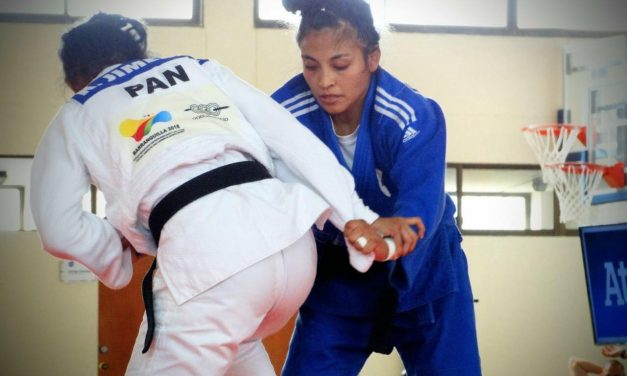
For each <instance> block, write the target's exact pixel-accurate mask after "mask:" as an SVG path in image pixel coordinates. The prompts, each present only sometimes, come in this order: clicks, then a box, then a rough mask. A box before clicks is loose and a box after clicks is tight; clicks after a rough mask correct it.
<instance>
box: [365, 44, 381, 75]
mask: <svg viewBox="0 0 627 376" xmlns="http://www.w3.org/2000/svg"><path fill="white" fill-rule="evenodd" d="M367 60H368V61H367V62H368V70H369V71H370V73H374V72H375V71H376V70H377V69H378V68H379V61H381V49H379V46H376V47H375V48H374V49H373V50H372V51H370V52H369V53H368V57H367Z"/></svg>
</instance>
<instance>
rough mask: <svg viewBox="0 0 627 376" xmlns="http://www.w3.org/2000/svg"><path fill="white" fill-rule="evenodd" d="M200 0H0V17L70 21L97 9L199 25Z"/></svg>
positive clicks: (155, 20) (154, 21)
mask: <svg viewBox="0 0 627 376" xmlns="http://www.w3.org/2000/svg"><path fill="white" fill-rule="evenodd" d="M200 9H201V0H133V1H126V0H108V1H102V0H22V1H2V2H0V21H3V22H7V21H9V22H10V21H15V22H72V21H74V20H76V19H79V18H83V17H86V16H89V15H91V14H94V13H97V12H99V11H102V12H108V13H120V14H124V15H126V16H129V17H137V18H141V19H143V20H145V21H146V22H147V23H149V24H153V25H154V24H163V25H178V24H180V25H200V24H201V17H200V13H201V12H200Z"/></svg>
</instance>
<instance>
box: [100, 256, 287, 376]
mask: <svg viewBox="0 0 627 376" xmlns="http://www.w3.org/2000/svg"><path fill="white" fill-rule="evenodd" d="M152 260H153V258H152V257H148V256H146V257H142V258H141V259H140V260H139V261H137V262H136V263H135V264H134V265H133V270H134V273H133V278H132V279H131V282H130V283H129V285H128V286H126V287H125V288H123V289H121V290H111V289H109V288H107V287H105V286H104V285H102V284H101V283H100V284H99V285H98V374H99V375H107V376H122V375H124V371H125V370H126V365H127V364H128V361H129V359H130V357H131V351H132V349H133V344H134V343H135V338H136V337H137V333H138V330H139V324H140V323H141V320H142V316H143V314H144V305H143V303H142V298H141V283H142V280H143V278H144V275H145V274H146V271H147V270H148V268H149V267H150V264H151V263H152ZM294 320H295V317H293V318H292V319H291V320H290V321H289V323H288V324H287V325H285V327H283V329H281V330H280V331H279V332H277V333H275V334H274V335H272V336H270V337H267V338H266V339H264V341H263V343H264V345H265V347H266V350H267V351H268V354H269V356H270V360H271V361H272V365H273V366H274V370H275V371H276V374H277V375H279V374H280V373H281V367H282V366H283V362H284V361H285V356H286V354H287V347H288V345H289V341H290V337H291V335H292V330H293V329H294Z"/></svg>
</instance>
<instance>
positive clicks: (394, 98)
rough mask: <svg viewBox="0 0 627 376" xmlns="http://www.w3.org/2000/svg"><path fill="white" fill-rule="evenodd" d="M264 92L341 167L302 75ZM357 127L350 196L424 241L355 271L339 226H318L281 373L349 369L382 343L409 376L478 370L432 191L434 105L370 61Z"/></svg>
mask: <svg viewBox="0 0 627 376" xmlns="http://www.w3.org/2000/svg"><path fill="white" fill-rule="evenodd" d="M273 98H274V99H275V100H276V101H278V102H279V103H281V104H282V105H283V106H284V107H286V108H287V109H288V110H289V111H290V112H291V113H292V114H293V115H294V116H296V117H297V118H298V120H300V122H301V123H302V124H304V125H305V126H306V127H307V128H309V129H310V130H311V131H312V132H313V133H314V134H315V135H316V136H317V137H318V138H319V139H320V140H322V141H323V142H324V143H325V144H326V145H327V146H328V147H329V148H330V149H331V150H332V151H333V153H334V154H335V156H336V157H337V159H338V160H339V161H340V163H342V164H343V165H344V166H346V167H347V168H349V167H348V165H347V164H346V161H345V160H344V157H343V155H342V152H341V149H340V146H339V143H338V141H337V136H336V135H335V133H334V131H333V126H332V123H331V118H330V116H329V114H327V113H326V112H325V111H324V110H323V109H322V107H320V106H319V105H318V104H317V102H316V100H315V98H314V97H313V94H312V93H311V91H310V90H309V87H308V86H307V83H306V82H305V79H304V77H303V75H302V74H300V75H297V76H296V77H294V78H292V79H291V80H290V81H288V82H287V83H286V84H285V85H284V86H283V87H281V88H280V89H279V90H277V91H276V92H275V93H274V94H273ZM357 132H358V133H357V144H356V147H355V155H354V160H353V165H352V168H349V169H350V170H351V173H352V175H353V176H354V178H355V185H356V190H357V192H358V193H359V196H360V197H361V198H362V199H363V200H364V202H365V203H366V205H368V206H369V207H370V208H371V209H373V210H374V211H375V212H377V213H378V214H379V215H381V216H385V217H389V216H402V217H413V216H419V217H421V218H422V220H423V222H424V224H425V227H426V233H425V237H424V239H422V240H421V241H419V243H418V245H417V246H416V249H415V250H414V251H413V252H412V253H410V254H409V255H407V256H405V257H403V258H401V259H399V260H396V261H390V262H385V263H375V264H374V265H373V267H372V268H371V269H370V270H369V271H368V272H367V273H363V274H361V273H359V272H357V271H355V270H354V269H352V268H351V267H350V266H349V265H348V261H347V260H348V257H347V253H346V250H345V247H344V240H343V236H342V234H341V232H340V231H339V230H337V229H335V228H334V227H333V226H332V225H330V224H327V226H326V227H325V228H324V230H322V231H319V230H316V231H315V234H316V240H317V243H318V254H319V260H318V276H317V278H316V283H315V284H314V287H313V289H312V291H311V294H310V295H309V298H308V299H307V301H306V302H305V304H304V305H303V307H302V309H301V311H300V313H299V318H298V321H297V326H296V331H295V333H294V337H293V340H292V343H291V345H290V353H289V354H288V360H287V363H286V366H285V369H284V373H283V374H284V375H292V374H293V375H299V376H302V375H320V374H323V375H335V374H337V375H356V374H357V372H358V371H359V369H361V367H362V366H363V362H364V361H365V359H366V358H367V356H368V355H369V354H370V352H371V351H373V350H374V351H377V352H384V353H387V352H389V351H391V348H392V347H396V348H397V349H398V351H399V353H400V354H401V357H402V358H403V363H404V364H405V366H406V368H407V370H408V372H410V375H413V374H419V373H418V372H428V374H430V375H431V374H442V375H445V374H462V375H475V374H480V369H479V356H478V350H477V342H476V333H475V323H474V311H473V306H472V304H473V303H472V292H471V289H470V282H469V279H468V271H467V265H466V258H465V255H464V253H463V250H462V248H461V244H460V243H461V235H460V233H459V231H458V229H457V226H456V223H455V219H454V213H455V207H454V204H453V202H452V200H451V198H450V197H449V196H448V195H447V194H446V193H445V190H444V173H445V169H446V162H445V148H446V128H445V121H444V116H443V114H442V111H441V109H440V107H439V106H438V104H437V103H436V102H434V101H433V100H431V99H428V98H425V97H423V96H421V95H420V94H418V93H417V92H416V91H414V90H413V89H411V88H410V87H408V86H407V85H405V84H403V83H402V82H400V81H399V80H397V79H396V78H394V77H393V76H392V75H390V74H389V73H388V72H386V71H385V70H384V69H382V68H379V69H378V70H377V72H376V73H375V74H374V75H373V76H372V79H371V82H370V86H369V89H368V93H367V97H366V99H365V103H364V108H363V110H362V114H361V120H360V126H359V129H358V131H357ZM382 329H384V330H383V331H382ZM343 333H344V334H343ZM347 349H351V350H347ZM447 370H448V371H447ZM460 372H461V373H460Z"/></svg>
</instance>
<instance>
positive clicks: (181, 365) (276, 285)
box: [126, 231, 317, 376]
mask: <svg viewBox="0 0 627 376" xmlns="http://www.w3.org/2000/svg"><path fill="white" fill-rule="evenodd" d="M316 257H317V255H316V244H315V241H314V239H313V236H312V234H311V232H310V231H308V232H307V233H306V234H305V235H304V236H303V237H301V238H300V239H299V240H297V241H296V242H295V243H294V244H292V245H291V246H289V247H287V248H286V249H284V250H282V251H280V252H277V253H275V254H274V255H272V256H269V257H267V258H265V259H264V260H262V261H260V262H258V263H256V264H254V265H252V266H250V267H248V268H246V269H244V270H242V271H241V272H239V273H237V274H235V275H233V276H231V277H230V278H228V279H226V280H224V281H223V282H221V283H219V284H217V285H216V286H214V287H212V288H210V289H208V290H206V291H204V292H202V293H201V294H199V295H197V296H195V297H194V298H192V299H190V300H188V301H186V302H185V303H183V304H181V305H177V304H176V303H175V301H174V299H173V297H172V295H171V293H170V291H169V290H168V288H167V286H166V284H165V282H164V280H163V278H162V276H161V273H160V272H159V269H158V268H157V270H156V271H155V275H154V282H153V283H154V285H153V291H154V299H155V322H156V326H155V336H154V338H153V342H152V345H151V347H150V350H149V351H148V352H147V353H146V354H142V353H141V350H142V347H143V343H144V337H145V335H146V328H147V323H146V317H145V315H144V319H143V321H142V323H141V326H140V329H139V335H138V337H137V340H136V342H135V345H134V347H133V353H132V355H131V359H130V361H129V364H128V367H127V370H126V375H128V376H131V375H175V376H184V375H211V376H220V375H227V376H250V375H255V376H265V375H275V372H274V369H273V367H272V364H271V363H270V359H269V357H268V355H267V353H266V351H265V349H264V347H263V344H262V342H261V340H262V338H264V337H266V336H268V335H270V334H272V333H274V332H276V331H278V330H279V329H281V328H282V327H283V326H284V325H285V324H286V323H287V321H289V319H290V318H291V317H292V316H293V315H294V314H295V313H296V311H297V310H298V308H299V307H300V305H301V304H302V303H303V302H304V301H305V298H306V297H307V295H308V294H309V291H310V290H311V287H312V285H313V281H314V278H315V274H316Z"/></svg>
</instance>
